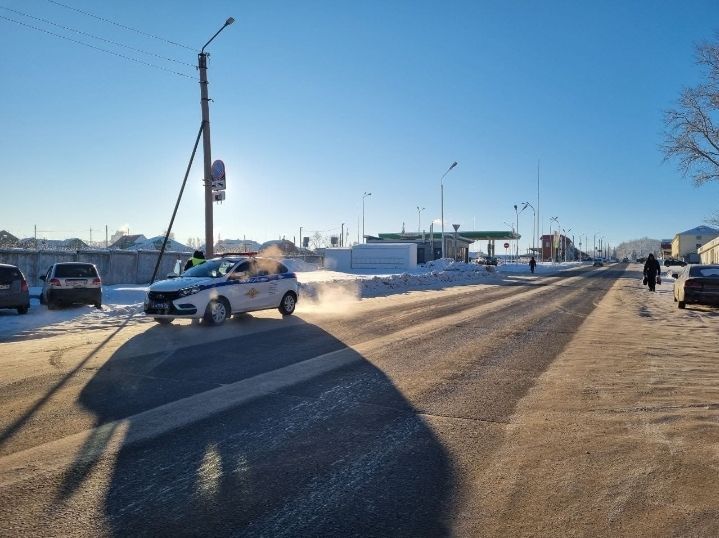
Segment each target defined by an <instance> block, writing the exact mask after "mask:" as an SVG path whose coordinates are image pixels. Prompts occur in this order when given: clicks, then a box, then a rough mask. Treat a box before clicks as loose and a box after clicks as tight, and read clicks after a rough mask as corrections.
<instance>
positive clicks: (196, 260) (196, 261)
mask: <svg viewBox="0 0 719 538" xmlns="http://www.w3.org/2000/svg"><path fill="white" fill-rule="evenodd" d="M201 263H205V255H204V254H203V253H202V251H201V250H196V251H195V252H193V253H192V258H190V259H189V260H187V263H186V264H185V269H184V271H187V270H188V269H190V268H192V267H194V266H195V265H200V264H201Z"/></svg>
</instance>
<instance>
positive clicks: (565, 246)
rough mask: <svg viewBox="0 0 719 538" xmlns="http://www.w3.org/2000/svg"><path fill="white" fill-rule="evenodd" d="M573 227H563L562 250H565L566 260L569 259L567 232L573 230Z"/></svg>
mask: <svg viewBox="0 0 719 538" xmlns="http://www.w3.org/2000/svg"><path fill="white" fill-rule="evenodd" d="M571 231H572V229H571V228H569V230H565V229H564V228H562V245H563V246H562V250H563V251H564V261H565V262H566V261H567V234H568V233H569V232H571Z"/></svg>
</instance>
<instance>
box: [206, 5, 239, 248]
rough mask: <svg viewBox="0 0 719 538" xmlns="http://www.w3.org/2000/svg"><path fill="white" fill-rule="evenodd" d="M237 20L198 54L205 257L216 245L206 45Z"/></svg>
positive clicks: (218, 32) (227, 24)
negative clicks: (203, 174) (203, 172)
mask: <svg viewBox="0 0 719 538" xmlns="http://www.w3.org/2000/svg"><path fill="white" fill-rule="evenodd" d="M233 22H235V19H233V18H232V17H230V18H228V19H227V20H226V21H225V24H224V25H222V28H220V29H219V30H217V32H216V33H215V35H213V36H212V37H211V38H210V40H209V41H208V42H207V43H205V45H204V46H203V47H202V49H201V50H200V53H199V54H198V55H197V65H198V68H199V70H200V107H201V108H202V151H203V153H204V157H205V159H204V165H205V166H204V168H205V257H206V258H208V259H209V258H212V256H213V250H214V247H215V244H214V243H215V241H214V231H213V229H212V225H213V224H212V220H213V219H212V151H211V145H210V105H209V102H210V98H209V97H208V94H207V56H208V53H207V52H205V47H207V45H209V44H210V43H212V40H213V39H215V38H216V37H217V36H218V35H219V34H220V32H221V31H222V30H224V29H225V28H227V27H228V26H229V25H230V24H232V23H233Z"/></svg>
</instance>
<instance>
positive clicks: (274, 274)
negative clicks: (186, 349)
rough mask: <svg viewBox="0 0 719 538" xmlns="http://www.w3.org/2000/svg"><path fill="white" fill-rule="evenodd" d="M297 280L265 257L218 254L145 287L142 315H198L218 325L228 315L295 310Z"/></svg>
mask: <svg viewBox="0 0 719 538" xmlns="http://www.w3.org/2000/svg"><path fill="white" fill-rule="evenodd" d="M298 289H299V285H298V283H297V276H296V275H295V274H294V273H293V272H291V271H290V270H289V269H287V267H285V266H284V265H282V264H281V263H280V262H278V261H276V260H272V259H269V258H255V257H251V256H224V257H221V258H213V259H211V260H208V261H206V262H205V263H202V264H200V265H196V266H195V267H192V268H191V269H188V270H187V271H185V272H184V273H183V274H182V276H180V277H177V278H170V279H168V280H161V281H159V282H155V283H154V284H152V285H151V286H150V289H149V291H148V293H147V297H146V298H145V307H144V309H145V314H147V315H148V316H151V317H153V318H154V319H155V321H157V322H158V323H162V324H167V323H171V322H172V320H173V319H175V318H191V319H203V320H204V321H205V322H206V323H208V324H210V325H220V324H221V323H223V322H224V321H225V320H226V319H227V318H228V317H230V315H231V314H237V313H241V312H251V311H254V310H267V309H270V308H277V309H279V311H280V313H281V314H282V315H283V316H289V315H290V314H292V313H293V312H294V311H295V305H296V304H297V296H298Z"/></svg>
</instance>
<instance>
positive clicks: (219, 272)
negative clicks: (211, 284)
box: [182, 260, 237, 278]
mask: <svg viewBox="0 0 719 538" xmlns="http://www.w3.org/2000/svg"><path fill="white" fill-rule="evenodd" d="M236 263H237V261H236V260H234V261H232V260H210V261H207V262H205V263H201V264H200V265H195V266H194V267H192V268H190V269H188V270H187V271H185V272H184V273H182V276H189V277H196V278H208V277H209V278H221V277H223V276H225V275H226V274H227V273H228V272H229V270H230V269H232V268H233V267H234V266H235V264H236Z"/></svg>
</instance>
